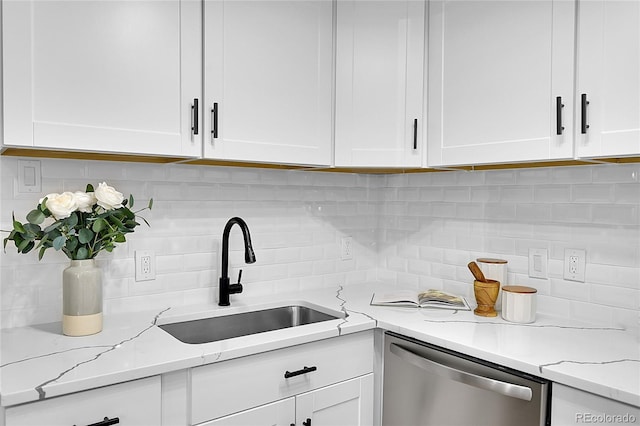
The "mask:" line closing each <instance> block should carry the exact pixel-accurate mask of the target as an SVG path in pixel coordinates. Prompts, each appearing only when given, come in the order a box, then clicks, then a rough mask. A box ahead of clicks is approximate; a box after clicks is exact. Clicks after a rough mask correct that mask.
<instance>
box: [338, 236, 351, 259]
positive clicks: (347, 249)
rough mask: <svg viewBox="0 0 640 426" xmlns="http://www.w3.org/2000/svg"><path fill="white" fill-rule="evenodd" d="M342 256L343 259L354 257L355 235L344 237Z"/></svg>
mask: <svg viewBox="0 0 640 426" xmlns="http://www.w3.org/2000/svg"><path fill="white" fill-rule="evenodd" d="M340 258H341V259H342V260H351V259H353V237H342V244H341V252H340Z"/></svg>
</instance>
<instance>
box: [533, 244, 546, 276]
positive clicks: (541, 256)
mask: <svg viewBox="0 0 640 426" xmlns="http://www.w3.org/2000/svg"><path fill="white" fill-rule="evenodd" d="M548 259H549V257H548V253H547V249H534V248H530V249H529V276H530V277H531V278H547V277H548V276H549V274H548V263H549V261H548Z"/></svg>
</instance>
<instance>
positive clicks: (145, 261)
mask: <svg viewBox="0 0 640 426" xmlns="http://www.w3.org/2000/svg"><path fill="white" fill-rule="evenodd" d="M135 257H136V281H149V280H155V279H156V256H155V254H154V253H153V251H151V250H136V256H135Z"/></svg>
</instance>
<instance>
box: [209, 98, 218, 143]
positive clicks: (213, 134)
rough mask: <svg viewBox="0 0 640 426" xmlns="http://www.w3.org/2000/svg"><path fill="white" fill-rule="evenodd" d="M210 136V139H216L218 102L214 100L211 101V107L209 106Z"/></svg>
mask: <svg viewBox="0 0 640 426" xmlns="http://www.w3.org/2000/svg"><path fill="white" fill-rule="evenodd" d="M211 115H212V118H211V121H212V124H211V138H212V139H217V138H218V103H217V102H214V103H213V108H211Z"/></svg>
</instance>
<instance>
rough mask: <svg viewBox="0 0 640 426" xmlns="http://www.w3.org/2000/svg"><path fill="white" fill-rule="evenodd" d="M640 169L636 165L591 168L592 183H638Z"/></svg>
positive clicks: (639, 180)
mask: <svg viewBox="0 0 640 426" xmlns="http://www.w3.org/2000/svg"><path fill="white" fill-rule="evenodd" d="M639 172H640V168H638V166H637V165H635V164H634V165H630V166H620V165H618V164H612V165H604V166H602V167H594V168H593V180H594V182H612V183H627V182H640V173H639Z"/></svg>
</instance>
